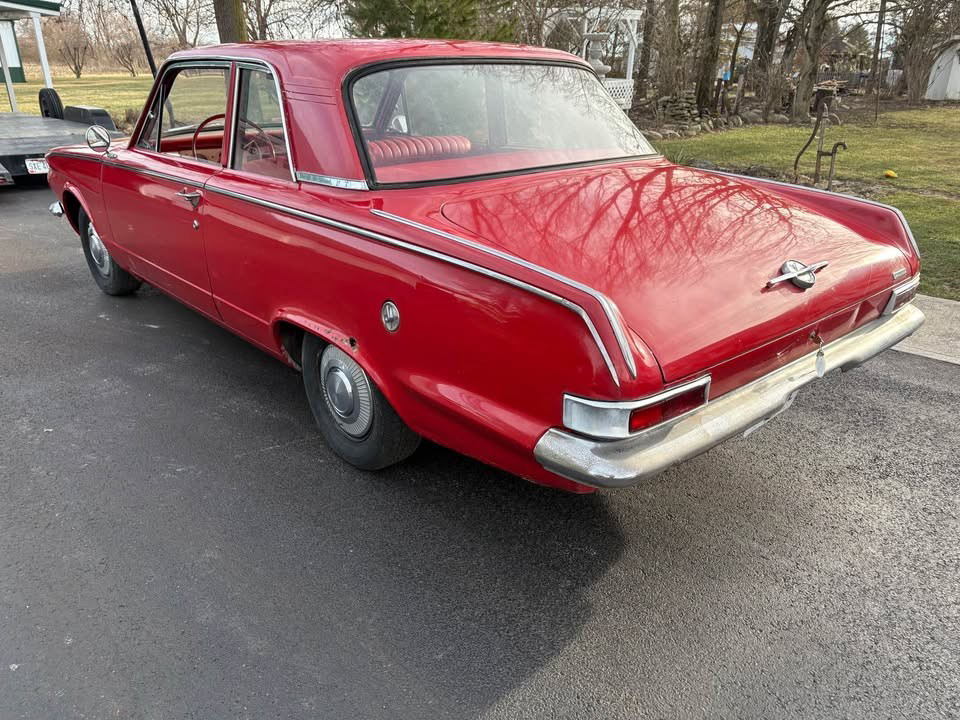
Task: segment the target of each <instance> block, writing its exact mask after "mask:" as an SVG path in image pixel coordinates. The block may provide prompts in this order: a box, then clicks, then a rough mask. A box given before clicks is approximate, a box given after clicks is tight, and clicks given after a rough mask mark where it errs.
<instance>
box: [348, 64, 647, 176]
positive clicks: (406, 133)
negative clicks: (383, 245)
mask: <svg viewBox="0 0 960 720" xmlns="http://www.w3.org/2000/svg"><path fill="white" fill-rule="evenodd" d="M352 96H353V97H352V99H353V105H354V110H355V113H356V118H357V120H358V121H359V124H360V130H361V133H362V136H363V146H364V150H365V152H366V153H367V158H368V160H369V164H370V168H371V169H372V171H373V174H374V176H375V177H374V179H375V181H376V182H377V183H380V184H391V183H422V182H431V181H437V180H444V179H450V178H461V177H469V176H474V175H487V174H493V173H508V172H515V171H520V170H526V169H530V168H539V167H548V166H553V165H564V164H569V163H589V162H596V161H603V160H612V159H616V158H625V157H634V156H637V155H650V154H653V153H654V152H655V151H654V149H653V148H652V147H651V146H650V144H649V143H648V142H647V141H646V139H645V138H644V137H643V135H641V134H640V131H639V130H637V128H636V127H635V126H634V124H633V123H632V122H631V121H630V119H629V118H628V117H627V116H626V114H625V113H624V112H623V110H621V109H620V108H619V107H618V106H617V104H616V103H615V102H614V101H613V99H612V98H611V97H610V95H609V94H608V93H607V91H606V90H605V89H604V87H603V85H602V84H601V83H600V81H599V80H598V79H597V77H596V76H595V75H594V74H593V73H591V72H589V71H588V70H586V69H584V68H578V67H573V66H569V65H545V64H507V63H502V64H495V63H476V64H458V65H432V66H431V65H415V66H407V67H399V68H393V69H390V70H381V71H377V72H373V73H370V74H368V75H364V76H362V77H360V78H359V79H357V80H356V81H355V82H354V83H353V87H352Z"/></svg>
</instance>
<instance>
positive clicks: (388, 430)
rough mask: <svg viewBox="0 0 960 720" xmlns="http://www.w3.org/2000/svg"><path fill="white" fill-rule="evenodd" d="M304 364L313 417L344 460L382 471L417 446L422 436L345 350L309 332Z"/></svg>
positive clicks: (306, 387) (305, 341)
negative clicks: (410, 425) (411, 426)
mask: <svg viewBox="0 0 960 720" xmlns="http://www.w3.org/2000/svg"><path fill="white" fill-rule="evenodd" d="M301 366H302V367H303V386H304V389H305V390H306V393H307V400H308V401H309V403H310V409H311V410H312V411H313V417H314V418H315V419H316V421H317V425H319V426H320V432H321V433H322V434H323V437H324V439H325V440H326V441H327V443H328V444H329V445H330V447H331V448H332V449H333V451H334V452H335V453H337V455H339V456H340V457H341V458H343V459H344V460H346V461H347V462H348V463H350V464H351V465H354V466H356V467H358V468H361V469H363V470H379V469H381V468H385V467H387V466H388V465H393V464H394V463H398V462H400V461H401V460H404V459H406V458H407V457H409V456H410V455H411V454H412V453H413V451H414V450H416V449H417V446H418V445H419V444H420V436H419V435H417V434H416V433H415V432H413V430H411V429H410V428H408V427H407V426H406V424H405V423H404V422H403V420H401V419H400V416H399V415H397V413H396V411H395V410H394V409H393V408H392V407H391V406H390V403H388V402H387V399H386V398H385V397H384V396H383V393H381V392H380V390H379V388H377V386H376V385H374V384H373V382H372V381H371V380H370V378H369V377H368V376H367V374H366V373H365V372H364V370H363V368H362V367H360V365H358V364H357V363H356V362H355V361H354V360H353V358H351V357H350V356H349V355H348V354H347V353H345V352H344V351H343V350H341V349H340V348H338V347H336V346H334V345H328V344H327V343H324V342H323V341H322V340H320V339H319V338H317V337H315V336H313V335H307V336H306V337H304V339H303V355H302V362H301Z"/></svg>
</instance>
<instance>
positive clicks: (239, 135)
mask: <svg viewBox="0 0 960 720" xmlns="http://www.w3.org/2000/svg"><path fill="white" fill-rule="evenodd" d="M239 72H240V84H239V96H238V98H237V117H236V118H235V119H234V133H233V152H232V158H233V161H232V165H231V167H233V169H235V170H243V171H245V172H252V173H257V174H259V175H267V176H269V177H275V178H280V179H283V180H289V179H290V161H289V158H288V157H287V141H286V134H285V129H284V127H283V112H282V110H281V107H280V97H279V96H278V95H277V84H276V82H274V79H273V75H271V74H270V73H268V72H266V71H264V70H256V69H253V68H245V67H241V68H240V69H239Z"/></svg>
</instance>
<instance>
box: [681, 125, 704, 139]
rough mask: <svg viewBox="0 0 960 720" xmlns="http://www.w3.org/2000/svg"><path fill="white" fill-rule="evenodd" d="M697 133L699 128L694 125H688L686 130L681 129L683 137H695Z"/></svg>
mask: <svg viewBox="0 0 960 720" xmlns="http://www.w3.org/2000/svg"><path fill="white" fill-rule="evenodd" d="M699 134H700V128H698V127H697V126H696V125H693V126H691V127H688V128H687V129H686V130H684V131H683V136H684V137H696V136H697V135H699Z"/></svg>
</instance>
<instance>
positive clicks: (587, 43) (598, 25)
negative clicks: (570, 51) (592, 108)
mask: <svg viewBox="0 0 960 720" xmlns="http://www.w3.org/2000/svg"><path fill="white" fill-rule="evenodd" d="M642 19H643V11H642V10H631V9H627V8H621V9H617V10H609V9H606V10H605V9H601V8H598V7H593V8H587V9H584V8H576V7H571V8H562V9H561V8H558V9H556V10H553V11H551V12H550V13H548V15H547V19H546V20H545V21H544V23H543V36H544V37H547V36H549V35H550V33H552V32H553V31H554V30H555V29H557V28H558V27H560V26H561V25H563V24H570V25H572V26H573V27H575V28H577V29H578V31H579V33H580V37H581V38H582V42H581V45H580V54H581V55H582V56H583V57H584V58H585V59H587V60H589V61H590V64H591V65H593V67H594V68H595V69H596V70H597V72H598V73H599V74H600V76H601V77H602V78H603V84H604V86H605V87H606V88H607V91H608V92H609V93H610V94H611V95H612V96H613V99H614V100H616V101H617V103H618V104H619V105H620V107H622V108H624V109H625V110H626V109H629V108H630V106H631V105H632V103H633V68H634V65H635V64H636V62H635V60H636V56H637V46H638V45H639V44H640V43H639V40H638V38H637V32H638V28H639V25H640V21H641V20H642ZM617 30H619V31H620V32H622V33H623V36H624V37H625V38H626V43H627V57H626V60H625V62H624V73H623V74H624V77H622V78H608V77H606V74H607V72H609V71H610V68H609V67H607V66H605V65H604V64H603V63H602V62H600V55H601V52H602V50H603V45H604V43H605V42H606V41H607V40H608V39H609V37H610V36H611V35H613V34H614V33H615V31H617Z"/></svg>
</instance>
